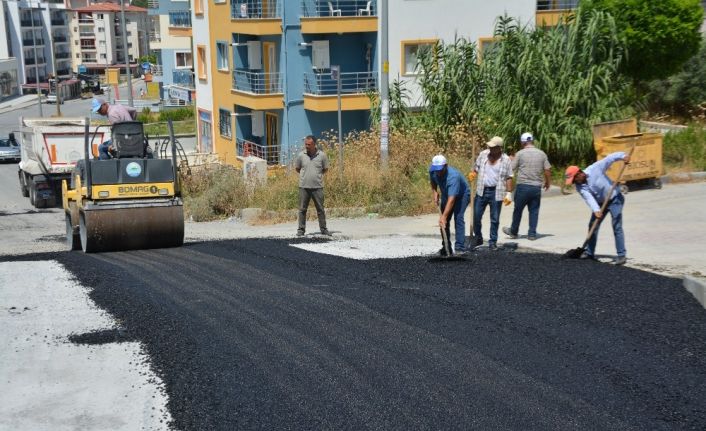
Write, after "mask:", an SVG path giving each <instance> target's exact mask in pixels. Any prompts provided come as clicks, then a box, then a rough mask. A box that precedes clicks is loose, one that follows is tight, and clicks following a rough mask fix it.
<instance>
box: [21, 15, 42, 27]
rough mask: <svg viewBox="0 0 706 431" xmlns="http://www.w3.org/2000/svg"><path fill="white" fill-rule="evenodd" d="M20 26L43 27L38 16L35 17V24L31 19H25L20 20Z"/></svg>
mask: <svg viewBox="0 0 706 431" xmlns="http://www.w3.org/2000/svg"><path fill="white" fill-rule="evenodd" d="M20 26H22V27H41V26H42V20H41V19H39V18H37V17H34V25H33V24H32V20H31V19H23V20H20Z"/></svg>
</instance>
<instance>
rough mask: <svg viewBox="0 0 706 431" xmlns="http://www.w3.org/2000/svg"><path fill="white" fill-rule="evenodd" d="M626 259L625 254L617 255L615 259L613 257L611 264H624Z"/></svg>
mask: <svg viewBox="0 0 706 431" xmlns="http://www.w3.org/2000/svg"><path fill="white" fill-rule="evenodd" d="M627 261H628V258H627V257H625V256H618V257H616V258H615V259H613V264H614V265H625V264H626V263H627Z"/></svg>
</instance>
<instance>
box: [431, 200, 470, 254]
mask: <svg viewBox="0 0 706 431" xmlns="http://www.w3.org/2000/svg"><path fill="white" fill-rule="evenodd" d="M439 212H440V214H441V215H443V214H444V210H443V208H442V207H441V205H439ZM448 222H449V220H447V221H446V223H448ZM439 230H440V231H441V239H442V241H443V242H444V253H445V255H444V256H432V257H430V258H429V262H449V261H467V260H468V257H467V256H465V255H462V254H456V255H454V254H453V252H452V251H451V246H450V245H449V237H448V235H446V229H444V228H443V227H441V226H439Z"/></svg>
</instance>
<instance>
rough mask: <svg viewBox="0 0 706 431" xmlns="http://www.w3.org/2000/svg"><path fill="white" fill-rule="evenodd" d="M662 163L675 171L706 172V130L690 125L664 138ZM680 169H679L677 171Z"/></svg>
mask: <svg viewBox="0 0 706 431" xmlns="http://www.w3.org/2000/svg"><path fill="white" fill-rule="evenodd" d="M663 156H664V163H665V164H666V165H667V167H671V168H677V170H690V171H692V170H693V171H704V170H706V129H704V128H703V127H701V126H699V125H696V124H692V125H690V126H689V127H688V128H686V129H685V130H682V131H679V132H670V133H667V134H666V135H665V136H664V154H663ZM679 168H681V169H679Z"/></svg>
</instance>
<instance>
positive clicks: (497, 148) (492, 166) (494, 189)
mask: <svg viewBox="0 0 706 431" xmlns="http://www.w3.org/2000/svg"><path fill="white" fill-rule="evenodd" d="M486 145H487V147H488V149H486V150H483V151H481V153H480V154H479V155H478V158H477V159H476V163H475V165H474V167H473V171H471V173H470V174H468V179H469V180H471V181H473V180H475V179H477V182H476V198H475V200H474V201H473V236H474V237H475V244H474V245H476V246H478V245H481V244H483V235H482V234H481V228H482V226H481V219H482V218H483V214H484V213H485V208H486V207H488V206H489V207H490V238H489V239H488V248H489V249H490V250H495V249H497V243H498V226H499V224H500V210H501V209H502V205H503V203H504V204H505V205H510V204H511V203H512V161H511V160H510V157H508V156H507V154H504V153H503V138H501V137H499V136H495V137H493V138H492V139H491V140H490V141H488V143H487V144H486Z"/></svg>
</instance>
